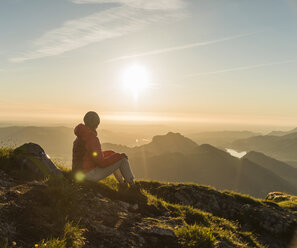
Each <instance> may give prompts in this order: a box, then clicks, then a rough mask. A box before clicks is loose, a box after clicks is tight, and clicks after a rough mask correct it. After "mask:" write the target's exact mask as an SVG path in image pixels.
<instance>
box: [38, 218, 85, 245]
mask: <svg viewBox="0 0 297 248" xmlns="http://www.w3.org/2000/svg"><path fill="white" fill-rule="evenodd" d="M84 232H85V229H81V228H79V226H78V224H74V223H73V222H67V223H66V224H65V228H64V234H63V236H62V237H61V238H52V239H49V240H42V241H41V242H40V243H39V244H36V245H35V247H42V248H81V247H83V246H84V245H85V238H84V237H83V233H84Z"/></svg>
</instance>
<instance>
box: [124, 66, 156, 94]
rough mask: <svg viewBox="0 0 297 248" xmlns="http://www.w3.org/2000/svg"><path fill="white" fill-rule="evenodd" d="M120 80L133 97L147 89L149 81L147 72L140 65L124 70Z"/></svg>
mask: <svg viewBox="0 0 297 248" xmlns="http://www.w3.org/2000/svg"><path fill="white" fill-rule="evenodd" d="M121 78H122V82H123V86H124V88H125V89H126V90H128V91H129V92H131V93H132V94H134V95H135V96H137V95H138V94H139V93H140V92H141V91H143V90H145V89H146V88H148V86H149V81H150V75H149V73H148V70H147V69H146V67H144V66H142V65H140V64H134V65H131V66H128V67H127V68H125V69H124V71H123V74H122V77H121Z"/></svg>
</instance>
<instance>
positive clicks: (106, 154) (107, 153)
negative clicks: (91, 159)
mask: <svg viewBox="0 0 297 248" xmlns="http://www.w3.org/2000/svg"><path fill="white" fill-rule="evenodd" d="M102 153H103V157H108V156H110V155H112V154H114V153H115V152H114V151H111V150H108V151H103V152H102Z"/></svg>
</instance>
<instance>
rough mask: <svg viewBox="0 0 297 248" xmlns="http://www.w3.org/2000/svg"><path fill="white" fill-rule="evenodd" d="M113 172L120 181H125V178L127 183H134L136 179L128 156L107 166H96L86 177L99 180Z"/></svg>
mask: <svg viewBox="0 0 297 248" xmlns="http://www.w3.org/2000/svg"><path fill="white" fill-rule="evenodd" d="M112 173H113V174H114V176H115V178H116V179H117V180H118V181H119V182H123V178H124V179H125V180H126V182H127V183H132V182H133V180H134V175H133V173H132V171H131V169H130V165H129V161H128V159H126V158H123V159H121V160H119V161H118V162H116V163H114V164H112V165H110V166H108V167H106V168H100V167H96V168H95V169H93V170H91V171H89V172H88V173H87V174H86V179H87V180H90V181H95V182H97V181H100V180H102V179H104V178H106V177H108V176H109V175H111V174H112Z"/></svg>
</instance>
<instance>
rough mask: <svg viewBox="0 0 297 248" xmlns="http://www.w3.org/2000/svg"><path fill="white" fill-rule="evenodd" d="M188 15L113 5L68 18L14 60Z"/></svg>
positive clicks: (59, 51)
mask: <svg viewBox="0 0 297 248" xmlns="http://www.w3.org/2000/svg"><path fill="white" fill-rule="evenodd" d="M183 17H185V13H184V12H183V11H174V10H173V11H167V10H166V11H165V10H162V11H153V10H147V9H135V8H131V7H128V6H125V5H124V6H120V7H113V8H111V9H108V10H105V11H101V12H98V13H95V14H92V15H89V16H87V17H84V18H79V19H76V20H71V21H67V22H65V23H64V25H62V26H61V27H59V28H57V29H54V30H51V31H49V32H47V33H45V34H44V35H43V36H41V37H40V38H39V39H37V40H36V41H35V42H34V43H33V48H32V50H31V51H29V52H26V53H24V54H23V55H21V56H18V57H14V58H11V59H10V61H12V62H23V61H26V60H32V59H38V58H43V57H49V56H55V55H60V54H62V53H65V52H67V51H71V50H74V49H77V48H81V47H84V46H87V45H89V44H92V43H96V42H100V41H104V40H107V39H112V38H116V37H121V36H124V35H127V34H129V33H133V32H136V31H139V30H142V29H144V28H146V27H148V26H150V25H151V24H153V23H160V22H167V21H169V20H176V19H181V18H183Z"/></svg>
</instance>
